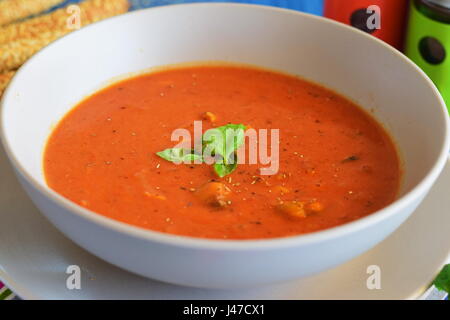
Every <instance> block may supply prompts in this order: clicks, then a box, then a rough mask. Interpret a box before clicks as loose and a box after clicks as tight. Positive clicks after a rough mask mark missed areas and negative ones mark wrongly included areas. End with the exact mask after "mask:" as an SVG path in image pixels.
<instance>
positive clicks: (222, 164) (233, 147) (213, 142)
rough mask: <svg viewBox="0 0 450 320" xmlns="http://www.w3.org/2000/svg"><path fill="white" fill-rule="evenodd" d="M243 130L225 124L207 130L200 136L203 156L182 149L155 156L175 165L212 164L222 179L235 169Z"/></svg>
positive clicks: (240, 126)
mask: <svg viewBox="0 0 450 320" xmlns="http://www.w3.org/2000/svg"><path fill="white" fill-rule="evenodd" d="M245 129H246V126H244V125H243V124H227V125H225V126H222V127H217V128H213V129H209V130H207V131H206V132H205V133H204V134H203V136H202V147H203V148H202V152H203V155H199V154H197V153H195V152H194V151H193V150H187V149H182V148H171V149H166V150H164V151H161V152H157V153H156V154H157V155H158V156H160V157H161V158H163V159H165V160H167V161H170V162H173V163H177V164H178V163H182V162H184V163H192V162H194V161H198V160H200V161H201V162H203V163H205V162H206V163H207V164H213V165H214V171H215V172H216V173H217V175H218V176H219V177H221V178H222V177H225V176H226V175H229V174H230V173H232V172H233V171H234V170H236V168H237V162H238V161H237V160H238V159H237V154H236V151H237V150H238V149H239V148H240V147H241V146H242V145H243V144H244V139H245ZM210 160H211V161H210Z"/></svg>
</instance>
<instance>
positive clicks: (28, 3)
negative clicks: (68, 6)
mask: <svg viewBox="0 0 450 320" xmlns="http://www.w3.org/2000/svg"><path fill="white" fill-rule="evenodd" d="M63 1H64V0H2V1H0V26H1V25H5V24H8V23H12V22H14V21H16V20H20V19H23V18H26V17H29V16H32V15H35V14H38V13H41V12H43V11H45V10H48V9H50V8H51V7H54V6H56V5H57V4H60V3H62V2H63Z"/></svg>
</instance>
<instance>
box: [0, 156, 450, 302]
mask: <svg viewBox="0 0 450 320" xmlns="http://www.w3.org/2000/svg"><path fill="white" fill-rule="evenodd" d="M448 190H450V162H448V163H447V166H446V168H445V170H444V172H443V173H442V175H441V177H440V178H439V180H438V182H437V183H436V184H435V186H434V187H433V189H432V191H431V192H430V194H429V195H428V197H427V199H426V200H425V201H424V202H423V203H422V205H421V206H420V207H419V209H418V210H417V211H416V212H415V213H414V214H413V215H412V216H411V218H410V219H409V220H408V221H406V223H404V224H403V225H402V226H401V227H400V228H399V229H398V230H397V231H396V232H395V233H394V234H392V235H391V236H390V237H389V238H387V239H386V240H385V241H383V242H382V243H381V244H379V245H378V246H376V247H375V248H374V249H372V250H370V251H369V252H367V253H365V254H363V255H361V256H359V257H358V258H356V259H354V260H352V261H350V262H348V263H346V264H344V265H341V266H339V267H337V268H335V269H332V270H329V271H327V272H324V273H321V274H318V275H315V276H313V277H309V278H305V279H302V280H297V281H291V282H289V283H285V284H279V285H274V286H268V287H260V288H255V289H251V290H232V291H230V290H207V289H194V288H188V287H179V286H175V285H169V284H165V283H161V282H157V281H152V280H149V279H146V278H142V277H140V276H136V275H133V274H131V273H128V272H126V271H123V270H121V269H118V268H116V267H114V266H112V265H110V264H108V263H106V262H104V261H102V260H100V259H99V258H96V257H94V256H93V255H91V254H89V253H87V252H86V251H84V250H83V249H81V248H80V247H78V246H77V245H75V244H74V243H73V242H71V241H70V240H69V239H67V238H66V237H64V236H63V235H62V234H61V233H60V232H59V231H57V230H56V229H55V228H54V227H53V226H52V225H51V224H50V223H49V222H48V221H47V220H46V219H45V218H44V217H43V216H42V215H41V214H40V213H39V211H37V209H36V208H35V207H34V205H33V204H32V203H31V201H30V200H29V199H28V198H27V196H26V195H25V193H24V192H23V191H22V189H21V187H20V186H19V184H18V183H17V181H16V178H15V176H14V175H13V172H12V169H11V167H10V165H9V163H8V162H7V160H6V156H5V154H4V152H3V150H1V149H0V279H1V280H2V281H4V282H5V283H6V284H7V285H8V286H9V287H10V288H11V289H12V290H14V291H15V292H16V293H17V294H18V295H19V296H21V297H22V298H24V299H412V298H417V297H418V296H419V295H420V294H421V293H423V292H424V290H425V289H426V287H427V285H428V284H429V282H430V281H431V280H432V279H433V278H434V276H435V275H436V274H437V272H438V271H439V269H440V268H441V267H442V265H443V264H444V262H445V261H446V260H447V259H448V256H449V253H450V238H449V237H448V228H449V226H450V212H449V211H450V197H449V196H448ZM69 265H78V266H80V268H81V290H76V289H75V290H68V289H67V287H66V280H67V277H68V276H69V275H68V274H66V269H67V267H68V266H69ZM370 265H377V266H379V267H380V269H381V289H380V290H376V289H375V290H369V289H368V288H367V285H366V281H367V278H368V277H369V274H367V268H368V266H370Z"/></svg>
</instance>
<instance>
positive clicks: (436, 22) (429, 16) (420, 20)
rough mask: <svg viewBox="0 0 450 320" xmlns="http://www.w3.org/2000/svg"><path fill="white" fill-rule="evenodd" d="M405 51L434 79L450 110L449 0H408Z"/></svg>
mask: <svg viewBox="0 0 450 320" xmlns="http://www.w3.org/2000/svg"><path fill="white" fill-rule="evenodd" d="M405 52H406V55H407V56H408V57H409V58H411V60H413V61H414V62H415V63H416V64H417V65H418V66H419V67H421V68H422V69H423V70H424V71H425V73H427V74H428V76H429V77H430V78H431V79H432V80H433V82H434V83H435V84H436V86H437V87H438V89H439V90H440V91H441V93H442V96H443V97H444V100H445V101H446V103H447V108H448V109H449V112H450V0H414V1H411V10H410V16H409V24H408V32H407V39H406V48H405Z"/></svg>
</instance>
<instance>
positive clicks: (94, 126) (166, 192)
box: [44, 65, 401, 239]
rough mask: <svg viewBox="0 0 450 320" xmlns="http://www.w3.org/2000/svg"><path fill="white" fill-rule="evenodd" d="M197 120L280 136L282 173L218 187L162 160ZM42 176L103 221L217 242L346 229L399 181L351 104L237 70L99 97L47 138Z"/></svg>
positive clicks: (214, 177) (191, 69)
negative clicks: (179, 132) (176, 132)
mask: <svg viewBox="0 0 450 320" xmlns="http://www.w3.org/2000/svg"><path fill="white" fill-rule="evenodd" d="M194 121H202V125H203V130H204V131H206V130H208V129H211V128H218V127H223V126H225V125H228V124H242V125H245V130H249V129H250V128H251V129H253V130H255V131H258V130H260V129H267V130H269V131H270V130H271V129H279V168H278V170H277V172H275V173H273V174H269V175H263V174H262V173H261V170H260V169H261V168H262V167H266V166H267V165H266V164H262V163H256V164H255V163H253V164H250V163H239V164H238V165H237V166H236V167H235V168H233V170H232V172H228V171H226V170H225V171H226V172H225V175H223V176H221V175H219V174H218V173H217V172H216V171H215V166H214V165H210V164H206V163H191V164H185V163H181V164H176V163H174V162H171V161H167V158H166V159H165V158H163V157H162V156H161V153H160V154H158V152H161V151H162V150H166V149H167V148H170V147H173V146H174V145H175V144H176V142H173V141H171V135H172V133H173V132H174V130H176V129H179V128H182V129H187V131H188V132H193V131H194ZM203 133H204V132H203ZM243 148H245V145H244V147H243ZM269 153H270V152H269ZM44 172H45V177H46V181H47V183H48V185H49V186H50V187H51V188H52V189H53V190H55V191H56V192H58V193H60V194H61V195H63V196H64V197H66V198H68V199H70V200H72V201H73V202H75V203H77V204H79V205H80V206H83V207H85V208H87V209H89V210H92V211H94V212H96V213H98V214H101V215H104V216H106V217H109V218H112V219H115V220H118V221H121V222H125V223H128V224H131V225H134V226H138V227H141V228H145V229H150V230H155V231H160V232H166V233H171V234H176V235H184V236H191V237H201V238H214V239H263V238H275V237H286V236H294V235H299V234H305V233H310V232H314V231H319V230H323V229H327V228H331V227H335V226H339V225H342V224H345V223H348V222H351V221H354V220H356V219H360V218H362V217H365V216H367V215H370V214H371V213H373V212H375V211H377V210H379V209H381V208H383V207H385V206H387V205H389V204H390V203H391V202H393V201H394V200H395V198H396V196H397V193H398V189H399V184H400V178H401V169H400V164H399V157H398V153H397V150H396V148H395V146H394V143H393V142H392V140H391V139H390V137H389V135H388V134H387V133H386V132H385V131H384V129H383V128H382V127H381V126H380V125H379V124H378V123H377V122H376V121H375V120H374V119H373V118H372V117H371V116H370V115H369V114H368V113H366V112H365V111H363V110H362V109H361V108H359V107H358V106H357V105H355V104H354V103H352V102H351V101H349V100H347V99H346V98H344V97H342V96H340V95H339V94H337V93H335V92H333V91H330V90H328V89H326V88H323V87H321V86H318V85H316V84H313V83H311V82H308V81H305V80H303V79H299V78H297V77H294V76H290V75H286V74H282V73H277V72H273V71H269V70H263V69H258V68H253V67H247V66H231V65H202V66H184V67H176V68H168V69H164V70H160V71H156V72H153V73H149V74H144V75H140V76H136V77H133V78H130V79H127V80H124V81H121V82H119V83H115V84H113V85H111V86H109V87H107V88H105V89H103V90H101V91H99V92H97V93H95V94H93V95H92V96H90V97H88V98H87V99H85V100H84V101H82V102H81V103H80V104H78V105H77V106H76V107H75V108H74V109H73V110H71V111H70V112H69V113H68V114H67V115H66V116H65V117H64V118H63V119H62V120H61V121H60V123H59V124H58V126H57V127H56V129H55V130H54V131H53V133H52V134H51V136H50V138H49V140H48V143H47V146H46V150H45V153H44Z"/></svg>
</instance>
